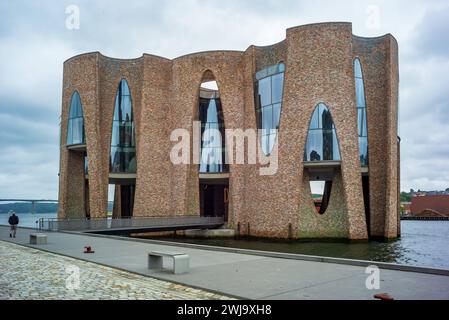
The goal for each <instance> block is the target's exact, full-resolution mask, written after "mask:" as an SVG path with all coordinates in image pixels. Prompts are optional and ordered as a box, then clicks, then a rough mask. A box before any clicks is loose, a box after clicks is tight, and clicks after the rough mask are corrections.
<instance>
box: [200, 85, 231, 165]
mask: <svg viewBox="0 0 449 320" xmlns="http://www.w3.org/2000/svg"><path fill="white" fill-rule="evenodd" d="M200 90H201V89H200ZM209 95H211V94H210V93H209ZM199 118H200V121H201V137H202V138H201V159H200V168H199V172H200V173H222V172H229V166H228V165H227V164H226V161H225V155H226V152H225V126H224V117H223V110H222V107H221V100H220V98H219V95H218V92H216V93H215V94H213V95H211V97H210V98H203V97H200V98H199Z"/></svg>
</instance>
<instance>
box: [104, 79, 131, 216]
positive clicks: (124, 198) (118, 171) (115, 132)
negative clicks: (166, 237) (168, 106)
mask: <svg viewBox="0 0 449 320" xmlns="http://www.w3.org/2000/svg"><path fill="white" fill-rule="evenodd" d="M136 161H137V158H136V136H135V122H134V114H133V105H132V99H131V91H130V88H129V86H128V82H127V81H126V80H125V79H122V80H121V81H120V83H119V86H118V88H117V93H116V97H115V107H114V117H113V121H112V137H111V154H110V168H109V172H110V173H109V184H110V185H113V189H114V197H113V199H114V205H113V211H112V216H113V218H130V217H132V216H133V210H134V195H135V190H136V171H137V163H136Z"/></svg>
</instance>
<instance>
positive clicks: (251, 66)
mask: <svg viewBox="0 0 449 320" xmlns="http://www.w3.org/2000/svg"><path fill="white" fill-rule="evenodd" d="M355 58H359V59H360V62H361V65H362V70H363V77H364V84H365V95H366V105H367V119H368V120H367V123H368V143H369V173H368V174H369V198H370V199H369V201H370V219H369V221H370V230H371V234H370V236H373V237H385V238H395V237H397V236H398V235H399V220H398V207H399V206H398V194H399V182H398V181H399V147H398V146H399V144H398V142H397V122H398V82H399V76H398V46H397V42H396V40H395V39H394V38H393V36H391V35H390V34H387V35H385V36H382V37H377V38H361V37H357V36H354V35H353V34H352V25H351V23H320V24H312V25H305V26H299V27H294V28H290V29H288V30H287V31H286V39H285V40H283V41H282V42H279V43H277V44H275V45H272V46H267V47H256V46H250V47H249V48H248V49H247V50H246V51H244V52H240V51H209V52H202V53H194V54H189V55H186V56H182V57H179V58H176V59H173V60H169V59H165V58H162V57H157V56H153V55H148V54H144V55H143V56H142V57H140V58H137V59H130V60H123V59H113V58H109V57H105V56H103V55H102V54H100V53H98V52H94V53H87V54H82V55H79V56H75V57H73V58H71V59H69V60H67V61H66V62H65V63H64V79H63V102H62V123H61V146H60V153H61V157H60V187H59V200H60V209H59V216H60V217H61V218H65V217H70V218H75V217H84V214H85V205H86V202H89V208H90V215H91V217H105V216H106V211H107V209H106V208H107V200H108V183H109V154H110V144H111V132H112V118H113V111H114V101H115V95H116V91H117V87H118V84H119V82H120V80H121V79H126V80H127V81H128V84H129V88H130V91H131V96H132V103H133V112H134V117H135V121H136V139H137V148H136V151H137V175H136V193H135V202H134V213H133V214H134V216H137V217H139V216H174V215H198V214H199V187H198V184H199V174H198V165H195V164H191V165H188V164H186V165H173V164H172V163H171V161H170V150H171V148H172V147H173V145H174V144H175V143H174V142H171V141H170V134H171V132H172V131H173V130H174V129H178V128H184V129H187V130H189V131H190V132H191V133H192V129H193V125H192V122H193V121H195V120H198V116H197V110H198V96H199V86H200V84H201V82H202V81H203V80H209V79H210V78H211V75H213V77H214V78H215V80H216V81H217V84H218V87H219V90H220V98H221V103H222V107H223V112H224V119H225V126H226V128H227V129H238V128H240V129H243V130H246V129H257V125H256V114H255V102H254V81H255V80H254V79H255V73H256V72H257V71H259V70H261V69H263V68H265V67H268V66H270V65H274V64H277V63H279V62H283V63H284V64H285V66H286V71H285V81H284V94H283V101H282V113H281V120H280V129H279V134H278V140H277V144H278V156H279V168H278V171H277V173H276V174H275V175H272V176H261V175H260V174H259V165H258V164H239V165H233V164H231V165H230V175H229V188H230V190H229V200H230V203H229V221H228V226H229V227H230V228H235V229H236V230H237V229H238V230H239V232H240V234H242V235H245V234H247V233H248V230H249V231H250V235H251V236H258V237H273V238H287V237H290V238H291V237H293V238H347V239H354V240H356V239H367V238H368V231H367V230H368V226H367V219H366V218H365V211H364V210H365V209H364V199H363V192H362V179H361V168H360V162H359V145H358V135H357V111H356V102H355V83H354V71H353V61H354V59H355ZM75 90H76V91H78V92H79V94H80V97H81V102H82V105H83V111H84V123H85V135H86V145H87V155H88V170H89V174H88V192H84V190H85V188H86V187H85V184H84V169H83V168H84V159H83V157H82V156H80V154H79V153H77V152H75V151H72V150H69V149H68V148H67V146H66V144H65V141H66V136H67V119H68V113H69V107H70V99H71V96H72V93H73V92H74V91H75ZM320 102H323V103H325V104H326V106H327V107H328V108H329V110H330V112H331V114H332V117H333V121H334V124H335V127H336V131H337V136H338V140H339V145H340V152H341V165H340V166H339V168H338V169H337V170H336V171H335V178H334V184H333V189H332V193H331V198H330V202H329V206H328V209H327V211H326V213H325V214H323V215H319V214H318V213H317V212H316V210H315V209H314V204H313V200H312V198H311V191H310V186H309V178H308V174H307V171H306V169H305V168H304V165H303V154H304V148H305V142H306V138H307V132H308V127H309V122H310V118H311V115H312V113H313V111H314V109H315V107H316V105H317V104H318V103H320ZM86 194H87V195H86ZM248 225H249V226H250V227H249V228H248ZM238 226H240V228H238Z"/></svg>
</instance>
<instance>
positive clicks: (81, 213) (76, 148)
mask: <svg viewBox="0 0 449 320" xmlns="http://www.w3.org/2000/svg"><path fill="white" fill-rule="evenodd" d="M66 147H67V151H68V154H67V162H68V168H70V173H69V174H68V184H69V190H68V192H69V193H70V196H69V197H68V207H67V212H66V213H65V214H66V217H68V218H90V206H89V175H88V161H87V145H86V136H85V130H84V110H83V105H82V103H81V97H80V94H79V93H78V91H74V92H73V94H72V97H71V100H70V106H69V113H68V119H67V136H66Z"/></svg>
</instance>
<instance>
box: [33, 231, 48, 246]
mask: <svg viewBox="0 0 449 320" xmlns="http://www.w3.org/2000/svg"><path fill="white" fill-rule="evenodd" d="M30 244H35V245H40V244H47V235H46V234H43V233H32V234H30Z"/></svg>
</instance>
